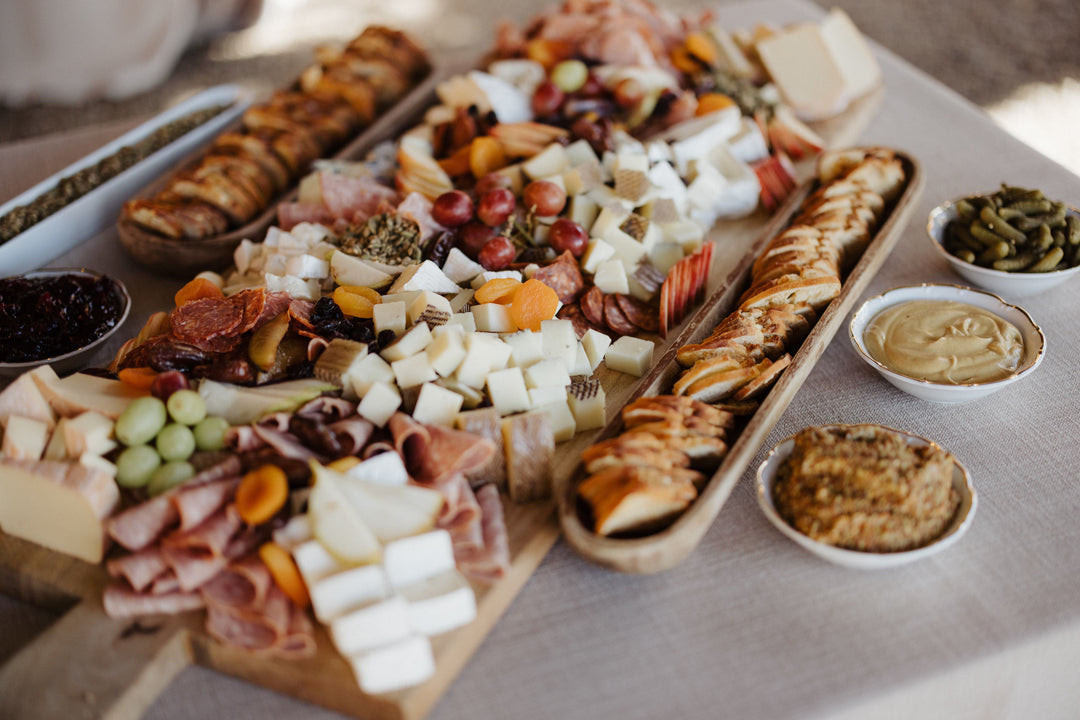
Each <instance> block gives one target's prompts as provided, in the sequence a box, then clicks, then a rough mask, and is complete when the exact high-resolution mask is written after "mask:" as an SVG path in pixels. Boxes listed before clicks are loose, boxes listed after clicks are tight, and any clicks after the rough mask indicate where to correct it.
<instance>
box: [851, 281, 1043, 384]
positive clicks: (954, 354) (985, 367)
mask: <svg viewBox="0 0 1080 720" xmlns="http://www.w3.org/2000/svg"><path fill="white" fill-rule="evenodd" d="M848 336H849V339H850V340H851V344H852V345H853V346H854V347H855V351H856V352H858V353H859V355H860V356H861V357H862V358H863V360H865V361H866V362H867V363H868V364H869V365H870V366H871V367H872V368H874V369H875V370H876V371H877V372H878V373H879V374H880V375H881V376H882V377H883V378H885V379H886V380H888V381H889V382H890V383H892V384H893V385H894V386H896V387H897V388H899V389H901V390H903V391H904V392H906V393H910V394H911V395H914V396H916V397H918V398H922V399H923V400H929V401H930V402H938V403H963V402H970V401H972V400H978V399H980V398H983V397H986V396H987V395H989V394H991V393H993V392H996V391H998V390H1000V389H1001V388H1003V387H1005V386H1006V385H1009V384H1011V383H1014V382H1016V381H1017V380H1019V379H1021V378H1023V377H1026V376H1028V375H1030V374H1031V373H1033V372H1034V371H1035V368H1037V367H1038V366H1039V363H1041V362H1042V358H1043V355H1044V353H1045V351H1046V338H1045V337H1044V336H1043V333H1042V330H1041V329H1040V328H1039V326H1038V325H1036V324H1035V321H1034V320H1032V319H1031V316H1030V315H1028V314H1027V312H1026V311H1025V310H1023V309H1022V308H1019V307H1017V306H1015V305H1010V304H1009V303H1007V302H1005V301H1004V300H1002V299H1001V298H1000V297H998V296H997V295H994V294H992V293H988V292H984V291H981V290H973V289H971V288H965V287H959V286H956V285H929V284H924V285H909V286H904V287H898V288H893V289H892V290H889V291H887V292H885V293H882V294H881V295H878V296H876V297H872V298H870V299H869V300H867V301H866V302H865V303H863V304H862V306H861V307H860V308H859V309H858V310H857V311H856V312H855V314H854V315H853V316H852V318H851V323H850V325H849V326H848Z"/></svg>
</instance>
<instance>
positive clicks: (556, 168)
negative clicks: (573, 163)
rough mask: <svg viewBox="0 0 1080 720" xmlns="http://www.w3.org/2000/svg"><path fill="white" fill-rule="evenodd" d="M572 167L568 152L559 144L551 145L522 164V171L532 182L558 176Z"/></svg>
mask: <svg viewBox="0 0 1080 720" xmlns="http://www.w3.org/2000/svg"><path fill="white" fill-rule="evenodd" d="M569 167H570V158H568V157H567V155H566V150H565V149H564V148H563V146H562V145H559V144H558V143H551V144H550V145H548V146H547V147H546V148H544V149H543V150H541V151H540V152H539V153H537V154H536V155H533V156H532V157H531V158H529V159H528V160H526V161H525V162H523V163H521V169H522V171H523V172H524V173H525V174H526V175H528V176H529V178H530V179H532V180H537V179H539V178H542V177H547V176H548V175H558V174H561V173H562V172H563V171H564V170H566V169H567V168H569Z"/></svg>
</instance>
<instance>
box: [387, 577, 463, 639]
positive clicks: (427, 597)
mask: <svg viewBox="0 0 1080 720" xmlns="http://www.w3.org/2000/svg"><path fill="white" fill-rule="evenodd" d="M400 592H401V596H402V597H403V598H405V600H406V601H407V602H408V603H409V620H410V622H411V623H412V629H413V632H415V633H419V634H421V635H428V636H430V635H440V634H442V633H444V632H448V631H450V630H453V629H454V628H458V627H461V626H462V625H467V624H469V623H470V622H472V621H473V620H475V619H476V595H475V594H474V593H473V589H472V586H470V585H469V581H468V580H466V579H465V576H464V575H462V574H461V573H460V572H458V571H457V570H448V571H447V572H444V573H441V574H439V575H435V576H434V577H430V578H428V579H426V580H421V581H420V582H418V583H415V584H413V585H408V586H406V587H403V588H401V590H400Z"/></svg>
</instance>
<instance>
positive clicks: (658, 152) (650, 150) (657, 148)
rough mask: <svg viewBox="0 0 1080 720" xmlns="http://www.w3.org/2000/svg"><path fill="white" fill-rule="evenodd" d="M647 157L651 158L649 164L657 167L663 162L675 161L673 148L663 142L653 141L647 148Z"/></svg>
mask: <svg viewBox="0 0 1080 720" xmlns="http://www.w3.org/2000/svg"><path fill="white" fill-rule="evenodd" d="M645 156H646V157H648V158H649V163H650V164H652V165H656V164H657V163H662V162H671V161H672V160H674V159H675V155H674V154H673V153H672V152H671V146H670V145H668V144H667V143H666V142H664V141H663V140H653V141H651V142H649V143H648V144H647V145H646V146H645Z"/></svg>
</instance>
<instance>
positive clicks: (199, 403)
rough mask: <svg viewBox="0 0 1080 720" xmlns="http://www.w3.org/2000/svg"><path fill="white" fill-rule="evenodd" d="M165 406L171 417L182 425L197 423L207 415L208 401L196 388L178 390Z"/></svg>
mask: <svg viewBox="0 0 1080 720" xmlns="http://www.w3.org/2000/svg"><path fill="white" fill-rule="evenodd" d="M165 406H166V407H167V408H168V409H169V417H171V418H172V419H173V420H175V421H176V422H178V423H180V424H182V425H189V426H190V425H197V424H198V423H199V422H200V421H201V420H202V419H203V418H204V417H206V401H205V400H203V399H202V395H200V394H199V393H197V392H195V391H194V390H177V391H176V392H174V393H173V394H172V395H170V396H169V399H168V401H167V402H166V403H165Z"/></svg>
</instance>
